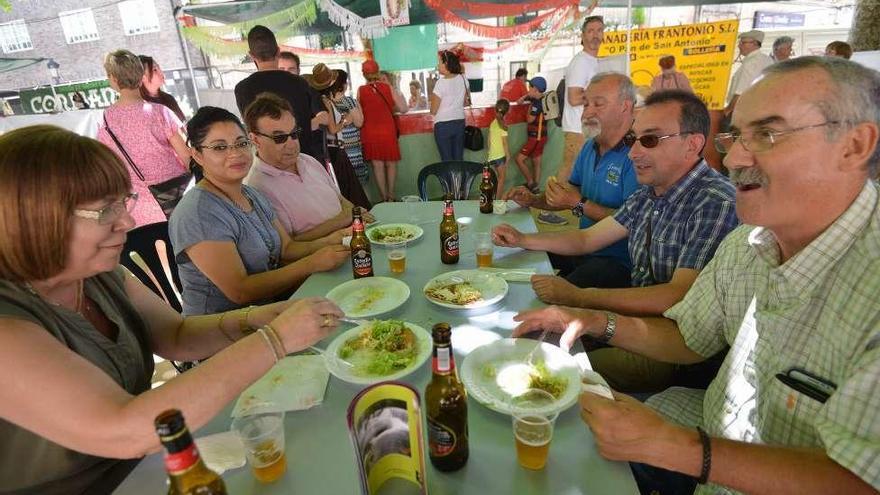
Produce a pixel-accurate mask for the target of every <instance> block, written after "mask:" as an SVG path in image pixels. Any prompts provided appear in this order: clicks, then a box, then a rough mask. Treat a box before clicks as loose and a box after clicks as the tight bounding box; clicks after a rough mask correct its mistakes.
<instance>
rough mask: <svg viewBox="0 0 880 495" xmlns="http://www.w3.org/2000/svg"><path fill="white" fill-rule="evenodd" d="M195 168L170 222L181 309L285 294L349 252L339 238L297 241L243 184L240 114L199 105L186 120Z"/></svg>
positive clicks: (247, 149) (245, 159)
mask: <svg viewBox="0 0 880 495" xmlns="http://www.w3.org/2000/svg"><path fill="white" fill-rule="evenodd" d="M187 135H188V136H189V142H190V146H191V150H192V159H193V163H192V164H191V165H190V166H191V167H192V168H193V169H194V170H195V171H196V175H197V176H200V177H201V180H199V182H198V183H197V185H196V187H194V188H193V189H192V190H190V191H189V192H187V193H186V194H185V195H184V197H183V199H181V201H180V203H179V204H178V205H177V208H176V209H175V210H174V213H173V214H172V215H171V220H170V221H169V226H168V229H169V235H170V237H171V244H172V246H173V247H174V254H175V257H176V260H177V266H178V269H179V273H180V281H181V283H182V284H183V294H182V296H183V313H184V314H185V315H191V314H208V313H216V312H218V311H228V310H231V309H236V308H243V307H246V306H247V305H249V304H254V303H263V302H267V301H272V300H277V299H281V298H285V297H286V296H288V295H289V294H290V293H291V292H292V291H293V290H295V289H296V288H297V287H298V286H299V285H300V284H301V283H302V282H303V281H304V280H305V279H306V278H307V277H308V276H309V275H311V274H312V273H315V272H321V271H327V270H332V269H334V268H336V267H338V266H339V265H341V264H342V263H343V262H344V261H345V260H346V259H348V256H349V254H350V253H349V250H348V248H346V247H345V246H343V245H342V242H341V238H340V242H339V243H338V244H336V245H333V246H328V245H326V244H325V243H323V242H321V241H320V240H318V241H308V242H306V241H292V240H291V238H290V235H289V234H288V233H287V231H286V230H285V229H284V228H283V227H282V225H281V223H280V222H279V220H278V218H277V216H276V214H275V212H274V210H273V209H272V204H271V203H270V202H269V200H268V199H267V198H266V197H265V196H264V195H263V194H262V193H260V192H259V191H258V190H256V189H254V188H252V187H250V186H247V185H245V184H243V183H242V182H243V181H244V179H245V177H247V175H248V172H249V171H250V169H251V165H252V163H253V159H254V158H253V154H252V148H253V145H252V143H251V141H249V140H248V138H247V133H246V132H245V129H244V126H243V125H242V123H241V121H239V120H238V117H236V116H235V115H233V114H231V113H230V112H229V111H227V110H225V109H222V108H217V107H202V108H200V109H199V111H198V112H196V114H195V115H193V117H192V119H190V121H189V122H188V123H187Z"/></svg>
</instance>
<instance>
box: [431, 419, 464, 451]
mask: <svg viewBox="0 0 880 495" xmlns="http://www.w3.org/2000/svg"><path fill="white" fill-rule="evenodd" d="M457 442H458V435H456V434H455V432H454V431H453V430H452V429H451V428H449V427H448V426H446V425H444V424H442V423H439V422H437V421H435V420H434V418H432V417H430V416H429V417H428V450H430V452H431V456H432V457H443V456H447V455H449V454H451V453H452V452H453V451H454V450H455V444H456V443H457Z"/></svg>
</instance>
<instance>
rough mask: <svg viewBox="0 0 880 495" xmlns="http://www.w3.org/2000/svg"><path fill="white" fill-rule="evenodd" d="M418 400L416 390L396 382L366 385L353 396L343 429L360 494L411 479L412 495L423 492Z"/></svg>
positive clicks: (423, 457)
mask: <svg viewBox="0 0 880 495" xmlns="http://www.w3.org/2000/svg"><path fill="white" fill-rule="evenodd" d="M420 404H421V399H420V398H419V393H418V392H417V391H416V390H415V389H414V388H412V387H411V386H409V385H407V384H405V383H400V382H382V383H377V384H375V385H371V386H369V387H367V388H365V389H364V390H362V391H361V392H360V393H359V394H358V395H357V396H355V398H354V399H352V401H351V404H349V406H348V431H349V434H350V435H351V440H352V442H353V443H354V451H355V457H357V464H358V471H359V473H360V480H361V493H362V494H363V495H375V494H377V493H379V490H380V488H381V487H382V485H383V484H385V483H386V482H387V481H388V480H391V479H393V478H400V479H401V480H405V481H408V482H410V483H413V484H414V490H413V492H414V493H421V494H427V493H428V489H427V486H428V485H427V482H426V481H425V455H424V452H425V448H424V440H423V436H422V411H421V406H420Z"/></svg>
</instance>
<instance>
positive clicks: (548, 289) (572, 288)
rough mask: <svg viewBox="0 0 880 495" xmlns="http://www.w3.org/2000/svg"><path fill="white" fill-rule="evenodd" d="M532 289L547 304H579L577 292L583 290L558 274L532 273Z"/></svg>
mask: <svg viewBox="0 0 880 495" xmlns="http://www.w3.org/2000/svg"><path fill="white" fill-rule="evenodd" d="M532 289H534V291H535V294H537V295H538V298H539V299H540V300H542V301H544V302H545V303H547V304H561V305H563V306H578V305H579V304H578V299H577V293H578V292H579V291H580V290H582V289H581V288H579V287H578V286H576V285H574V284H573V283H571V282H569V281H568V280H565V279H564V278H562V277H559V276H556V275H532Z"/></svg>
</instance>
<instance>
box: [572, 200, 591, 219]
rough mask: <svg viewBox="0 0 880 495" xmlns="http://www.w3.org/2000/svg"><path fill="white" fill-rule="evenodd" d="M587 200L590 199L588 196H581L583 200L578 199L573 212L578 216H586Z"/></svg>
mask: <svg viewBox="0 0 880 495" xmlns="http://www.w3.org/2000/svg"><path fill="white" fill-rule="evenodd" d="M587 201H588V200H587V197H586V196H584V197H583V198H581V200H580V201H578V204H576V205H574V208H572V209H571V214H572V215H574V216H576V217H582V216H584V203H586V202H587Z"/></svg>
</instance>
